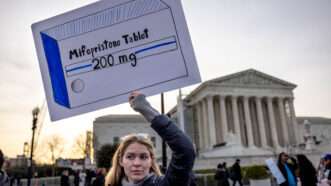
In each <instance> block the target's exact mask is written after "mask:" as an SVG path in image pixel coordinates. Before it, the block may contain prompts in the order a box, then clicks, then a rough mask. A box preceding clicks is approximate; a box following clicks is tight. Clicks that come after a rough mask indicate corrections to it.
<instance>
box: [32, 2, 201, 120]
mask: <svg viewBox="0 0 331 186" xmlns="http://www.w3.org/2000/svg"><path fill="white" fill-rule="evenodd" d="M32 31H33V36H34V40H35V46H36V50H37V55H38V60H39V65H40V69H41V74H42V79H43V84H44V89H45V93H46V98H47V103H48V107H49V111H50V116H51V120H53V121H55V120H58V119H62V118H66V117H70V116H74V115H78V114H81V113H86V112H90V111H94V110H96V109H100V108H105V107H108V106H112V105H116V104H120V103H124V102H127V99H128V95H129V94H130V92H132V91H134V90H140V91H141V92H143V93H144V94H146V95H154V94H158V93H160V92H164V91H169V90H173V89H177V88H181V87H184V86H187V85H191V84H194V83H198V82H200V81H201V79H200V74H199V70H198V67H197V63H196V60H195V56H194V52H193V47H192V44H191V39H190V36H189V32H188V29H187V24H186V21H185V18H184V13H183V10H182V6H181V3H180V1H178V0H131V1H123V0H113V1H107V0H105V1H99V2H96V3H94V4H91V5H88V6H85V7H82V8H79V9H76V10H73V11H70V12H67V13H64V14H62V15H59V16H55V17H53V18H50V19H47V20H44V21H41V22H38V23H35V24H33V25H32Z"/></svg>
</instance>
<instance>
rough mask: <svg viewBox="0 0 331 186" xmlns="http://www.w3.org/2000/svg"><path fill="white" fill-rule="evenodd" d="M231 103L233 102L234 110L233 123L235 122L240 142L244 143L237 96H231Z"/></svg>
mask: <svg viewBox="0 0 331 186" xmlns="http://www.w3.org/2000/svg"><path fill="white" fill-rule="evenodd" d="M231 103H232V112H233V113H232V114H233V123H234V130H235V134H236V136H237V137H238V141H239V143H240V144H242V141H241V131H240V123H239V112H238V103H237V97H236V96H232V97H231Z"/></svg>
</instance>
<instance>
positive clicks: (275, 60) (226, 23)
mask: <svg viewBox="0 0 331 186" xmlns="http://www.w3.org/2000/svg"><path fill="white" fill-rule="evenodd" d="M92 2H94V1H92V0H71V1H67V0H57V1H51V0H30V1H19V0H11V1H1V3H2V5H1V8H0V23H1V30H0V41H1V44H0V103H1V104H0V136H1V141H0V149H3V151H4V153H5V154H6V155H9V156H15V155H16V154H21V153H22V151H23V143H24V142H25V141H28V142H30V139H31V133H32V132H31V123H32V114H31V110H32V109H33V108H34V107H35V106H38V105H39V106H40V105H41V104H42V103H43V100H44V90H43V85H42V82H41V75H40V71H39V66H38V61H37V57H36V52H35V47H34V43H33V37H32V33H31V28H30V26H31V24H32V23H34V22H37V21H40V20H43V19H46V18H49V17H52V16H55V15H57V14H60V13H64V12H66V11H69V10H72V9H75V8H78V7H81V6H83V5H86V4H89V3H92ZM182 3H183V7H184V11H185V16H186V19H187V23H188V27H189V31H190V34H191V38H192V42H193V46H194V49H195V54H196V58H197V61H198V65H199V69H200V73H201V77H202V80H203V81H205V80H209V79H213V78H217V77H220V76H224V75H229V74H231V73H235V72H238V71H242V70H246V69H249V68H254V69H256V70H259V71H262V72H264V73H267V74H269V75H272V76H275V77H277V78H280V79H283V80H285V81H288V82H291V83H294V84H296V85H298V87H297V88H296V89H295V90H294V96H295V109H296V114H297V115H298V116H322V117H329V118H331V109H330V108H329V107H330V105H331V101H330V100H331V99H330V96H329V95H330V93H331V83H330V82H331V62H330V59H331V22H330V19H331V11H330V10H331V1H329V0H319V1H314V0H309V1H308V0H290V1H278V0H206V1H197V0H182ZM194 87H196V86H191V87H188V88H184V89H183V92H184V94H187V93H189V91H191V90H192V89H193V88H194ZM176 95H177V92H176V91H172V92H170V93H166V94H165V101H166V111H167V110H169V109H170V108H172V107H173V106H174V105H175V100H176ZM150 100H151V101H152V103H153V105H154V106H156V107H159V96H154V97H152V98H150ZM117 113H122V114H125V113H132V112H131V109H130V108H129V106H128V105H127V104H123V105H120V106H117V107H112V108H108V109H103V110H101V111H97V112H92V113H89V114H84V115H82V116H77V117H73V118H71V119H65V120H61V121H58V122H55V123H50V122H49V118H48V113H47V115H46V117H45V122H44V124H43V127H42V131H41V137H40V138H39V141H42V140H43V139H45V138H47V137H49V136H50V135H52V134H60V135H62V136H63V138H65V139H66V140H68V143H67V146H69V145H71V144H70V141H72V140H73V139H74V137H75V136H77V135H79V133H81V132H83V131H85V130H87V129H92V122H93V120H94V118H95V117H98V116H101V115H103V114H117ZM68 151H69V150H68ZM68 151H67V152H66V153H64V155H65V156H69V153H70V152H68Z"/></svg>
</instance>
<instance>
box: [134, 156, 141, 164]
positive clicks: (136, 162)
mask: <svg viewBox="0 0 331 186" xmlns="http://www.w3.org/2000/svg"><path fill="white" fill-rule="evenodd" d="M133 164H134V165H141V160H140V158H138V157H137V158H135V159H134V160H133Z"/></svg>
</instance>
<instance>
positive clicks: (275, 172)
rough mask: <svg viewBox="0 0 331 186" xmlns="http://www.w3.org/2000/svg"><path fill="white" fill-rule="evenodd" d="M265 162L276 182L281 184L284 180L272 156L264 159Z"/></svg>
mask: <svg viewBox="0 0 331 186" xmlns="http://www.w3.org/2000/svg"><path fill="white" fill-rule="evenodd" d="M265 163H266V164H267V166H268V168H269V170H270V172H271V174H272V175H273V176H274V177H275V178H276V181H277V184H282V183H284V182H285V181H286V180H285V178H284V176H283V174H282V172H280V170H279V168H278V166H277V164H276V163H275V162H274V160H273V159H272V158H269V159H266V160H265Z"/></svg>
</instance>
